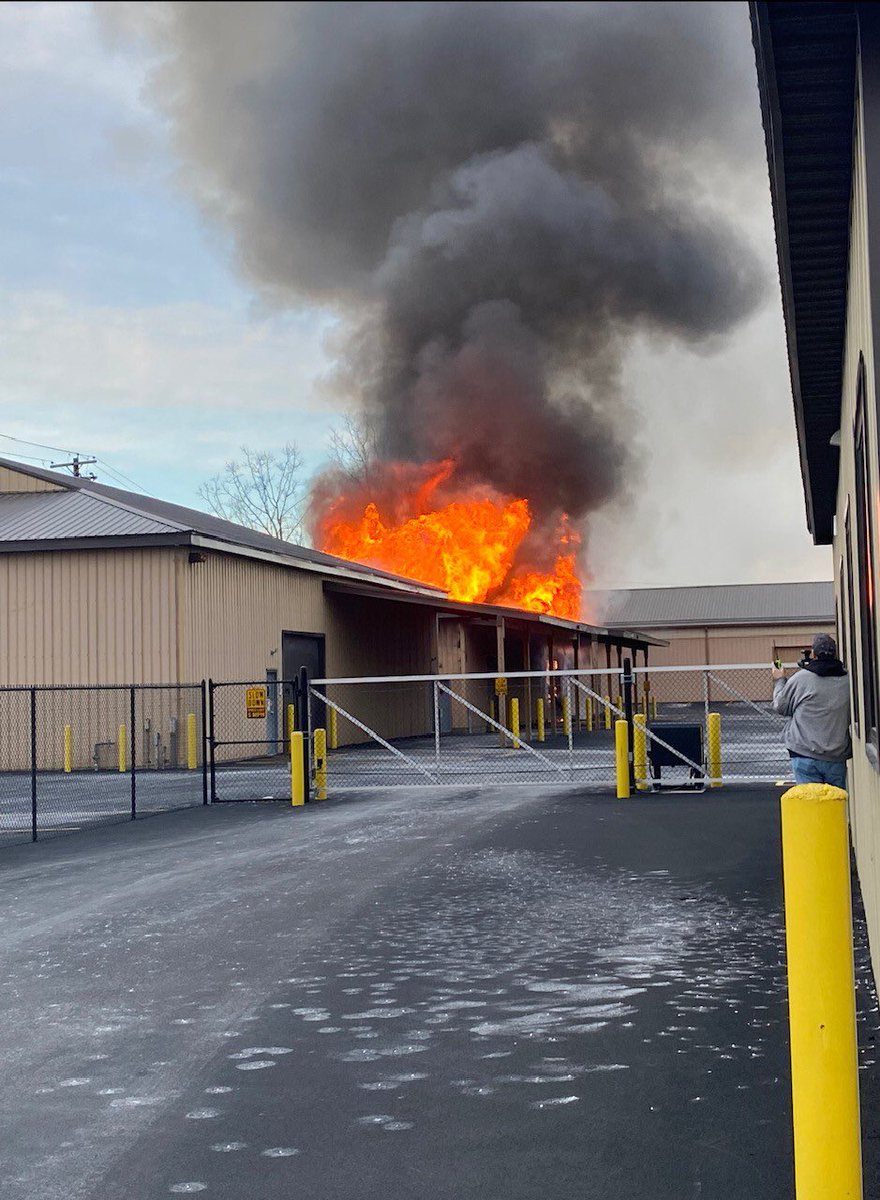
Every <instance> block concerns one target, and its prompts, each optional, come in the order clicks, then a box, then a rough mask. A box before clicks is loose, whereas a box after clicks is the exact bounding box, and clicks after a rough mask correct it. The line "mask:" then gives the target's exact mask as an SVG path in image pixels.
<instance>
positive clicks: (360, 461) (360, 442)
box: [329, 414, 379, 483]
mask: <svg viewBox="0 0 880 1200" xmlns="http://www.w3.org/2000/svg"><path fill="white" fill-rule="evenodd" d="M329 446H330V453H329V458H330V462H331V463H332V464H333V466H334V467H337V468H338V469H339V470H340V471H342V472H344V474H346V475H348V476H349V478H351V479H354V480H357V482H358V483H366V482H368V480H369V478H370V473H371V471H372V469H373V466H374V464H375V462H376V460H377V458H378V457H379V453H378V447H377V445H376V436H375V434H374V432H373V430H372V429H371V428H370V426H369V425H368V424H367V421H366V419H365V418H364V417H363V416H362V415H359V416H356V417H355V416H352V415H351V414H348V415H346V416H344V417H343V418H342V423H341V425H337V426H336V427H335V428H334V429H331V430H330V439H329Z"/></svg>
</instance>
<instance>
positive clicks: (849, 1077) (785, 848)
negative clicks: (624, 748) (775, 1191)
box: [782, 784, 862, 1200]
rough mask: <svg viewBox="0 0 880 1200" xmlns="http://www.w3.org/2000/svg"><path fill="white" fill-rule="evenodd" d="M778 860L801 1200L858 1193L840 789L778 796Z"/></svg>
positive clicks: (848, 902)
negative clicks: (780, 873) (782, 895)
mask: <svg viewBox="0 0 880 1200" xmlns="http://www.w3.org/2000/svg"><path fill="white" fill-rule="evenodd" d="M782 867H783V880H784V890H785V942H786V951H787V959H788V1013H789V1024H790V1031H791V1035H790V1044H791V1088H792V1113H793V1118H794V1173H795V1190H796V1193H797V1198H798V1200H830V1197H835V1198H839V1200H844V1198H845V1197H846V1198H847V1200H849V1198H850V1197H851V1198H852V1200H860V1198H861V1195H862V1163H861V1137H860V1125H859V1077H858V1043H857V1038H856V1011H855V983H854V978H853V976H854V970H853V931H852V897H851V894H850V863H849V831H848V828H847V815H846V792H844V791H841V790H840V788H835V787H830V786H829V785H828V784H800V785H798V786H796V787H793V788H789V790H788V791H787V792H786V793H785V794H784V795H783V797H782Z"/></svg>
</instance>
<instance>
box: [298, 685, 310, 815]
mask: <svg viewBox="0 0 880 1200" xmlns="http://www.w3.org/2000/svg"><path fill="white" fill-rule="evenodd" d="M296 715H297V717H298V718H299V727H300V729H301V730H302V731H303V733H304V734H305V736H304V737H303V739H302V742H301V745H302V771H303V780H304V786H305V789H306V790H305V799H306V801H308V800H309V799H310V797H309V789H308V782H309V780H310V779H311V777H312V773H311V762H310V755H311V748H312V703H311V693H310V691H309V671H308V667H300V669H299V693H298V695H297V714H296Z"/></svg>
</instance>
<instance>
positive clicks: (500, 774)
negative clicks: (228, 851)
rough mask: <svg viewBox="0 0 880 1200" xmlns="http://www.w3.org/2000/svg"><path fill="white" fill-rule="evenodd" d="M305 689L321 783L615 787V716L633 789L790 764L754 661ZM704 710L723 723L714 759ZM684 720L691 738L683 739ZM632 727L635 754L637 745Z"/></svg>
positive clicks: (729, 777)
mask: <svg viewBox="0 0 880 1200" xmlns="http://www.w3.org/2000/svg"><path fill="white" fill-rule="evenodd" d="M789 665H791V664H789ZM309 695H310V699H311V701H312V703H320V705H321V708H322V717H323V721H324V723H325V724H326V727H327V760H328V764H327V765H328V772H329V778H328V786H329V789H330V791H331V793H332V792H336V791H344V790H360V789H365V788H377V787H382V788H388V787H394V786H398V787H399V786H407V787H432V786H433V787H480V786H520V785H521V786H525V785H532V786H537V785H546V784H551V785H560V784H563V785H567V784H578V785H581V786H586V787H589V788H591V789H597V790H602V791H606V790H608V789H611V788H613V787H614V785H615V753H614V725H615V722H616V721H618V720H626V721H627V722H628V725H629V750H630V761H631V766H632V773H633V776H634V778H633V783H634V784H637V785H638V787H639V790H640V791H651V790H654V789H656V788H658V787H661V786H663V787H676V788H677V787H693V786H695V785H696V786H700V787H702V786H704V785H706V784H708V785H718V784H730V783H737V782H743V783H745V782H759V781H760V782H768V781H769V782H775V781H777V780H787V779H789V778H790V775H791V772H790V763H789V759H788V755H787V753H786V751H785V749H784V747H783V744H782V734H783V728H784V720H783V718H782V717H780V716H779V715H778V714H777V713H775V712H774V710H773V707H772V680H771V677H770V666H769V664H764V663H760V664H742V665H740V664H726V665H705V664H700V665H696V666H685V667H637V668H631V669H630V670H629V672H628V673H627V672H626V671H625V670H622V669H620V668H614V669H611V670H609V669H607V668H603V669H595V670H593V669H590V668H584V669H580V670H561V671H559V670H557V671H517V672H508V673H506V674H505V675H504V676H497V675H493V674H489V673H481V674H458V675H444V676H438V675H421V676H374V677H365V678H341V679H329V678H328V679H318V680H314V681H312V685H311V688H310V692H309ZM710 716H711V717H712V726H713V728H714V729H715V730H719V729H720V751H718V756H717V760H716V759H715V758H713V757H712V756H713V755H715V754H716V750H715V749H712V747H711V746H710V737H709V732H710V729H709V726H710V722H709V718H710ZM316 727H318V723H317V719H316V717H315V716H314V714H313V716H312V719H311V728H312V729H314V728H316ZM321 727H322V728H323V727H324V725H323V724H322V725H321ZM685 729H688V730H690V731H693V730H695V729H696V730H697V732H698V738H697V739H696V740H695V741H693V742H692V743H690V742H687V741H683V740H682V736H681V735H682V732H683V731H684V730H685ZM634 735H635V736H634ZM638 736H641V738H642V739H643V747H644V748H643V757H644V763H637V762H636V756H635V754H634V751H636V750H637V749H639V747H638V746H635V745H634V743H635V742H637V739H638ZM712 745H714V743H712ZM692 746H693V747H695V748H692ZM661 763H662V766H661ZM637 769H639V770H640V772H641V773H640V775H639V778H638V779H637V780H636V779H635V774H636V770H637Z"/></svg>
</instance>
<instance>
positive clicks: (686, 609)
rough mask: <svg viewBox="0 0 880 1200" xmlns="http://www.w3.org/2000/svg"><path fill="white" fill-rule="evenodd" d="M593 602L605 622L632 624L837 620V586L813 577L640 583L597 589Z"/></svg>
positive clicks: (636, 626)
mask: <svg viewBox="0 0 880 1200" xmlns="http://www.w3.org/2000/svg"><path fill="white" fill-rule="evenodd" d="M588 605H591V606H592V607H593V608H594V609H595V612H596V615H597V618H598V619H599V620H601V621H603V622H604V623H605V624H607V625H610V626H616V627H618V628H631V629H659V628H662V627H666V626H671V627H675V626H682V625H720V624H725V623H746V622H748V623H753V624H768V625H770V624H776V623H777V622H779V621H813V620H828V621H831V620H833V619H834V585H833V583H831V582H828V583H825V582H819V583H814V582H807V583H743V584H727V585H721V586H712V587H682V588H635V589H632V590H620V591H616V592H593V593H591V594H590V596H589V597H588Z"/></svg>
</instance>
